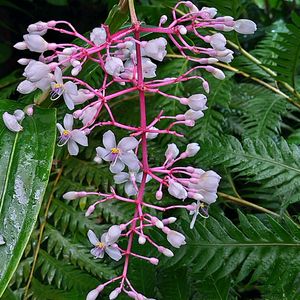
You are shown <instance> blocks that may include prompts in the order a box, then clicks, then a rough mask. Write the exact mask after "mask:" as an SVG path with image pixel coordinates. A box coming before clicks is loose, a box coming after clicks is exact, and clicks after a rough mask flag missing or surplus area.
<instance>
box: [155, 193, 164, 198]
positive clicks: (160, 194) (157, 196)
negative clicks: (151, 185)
mask: <svg viewBox="0 0 300 300" xmlns="http://www.w3.org/2000/svg"><path fill="white" fill-rule="evenodd" d="M162 197H163V193H162V191H157V192H156V194H155V198H156V200H161V199H162Z"/></svg>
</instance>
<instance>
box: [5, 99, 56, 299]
mask: <svg viewBox="0 0 300 300" xmlns="http://www.w3.org/2000/svg"><path fill="white" fill-rule="evenodd" d="M18 108H20V105H19V104H16V103H14V102H12V101H7V100H2V101H1V102H0V115H1V116H2V114H3V113H4V112H5V111H8V112H10V113H13V111H14V110H15V109H18ZM55 117H56V115H55V110H52V109H40V108H35V109H34V114H33V116H31V117H29V116H26V117H25V119H24V120H23V122H22V126H23V128H24V130H23V131H22V132H19V133H13V132H10V131H9V130H8V129H7V128H6V127H5V125H4V123H3V121H2V120H1V121H0V153H1V157H0V169H1V173H0V233H1V234H2V235H3V237H4V239H5V242H6V243H5V244H4V245H3V246H0V265H1V270H0V295H1V294H2V293H3V291H4V290H5V288H6V286H7V284H8V282H9V280H10V278H11V277H12V275H13V273H14V271H15V270H16V268H17V265H18V263H19V261H20V259H21V256H22V254H23V251H24V249H25V246H26V244H27V242H28V240H29V237H30V234H31V232H32V230H33V227H34V224H35V221H36V220H37V216H38V212H39V209H40V206H41V202H42V200H43V195H44V192H45V189H46V186H47V183H48V178H49V173H50V168H51V162H52V156H53V152H54V145H55V138H56V128H55V121H56V120H55Z"/></svg>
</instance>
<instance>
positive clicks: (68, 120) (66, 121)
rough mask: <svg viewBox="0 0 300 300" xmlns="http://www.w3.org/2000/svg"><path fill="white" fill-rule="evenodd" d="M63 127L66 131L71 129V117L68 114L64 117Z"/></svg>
mask: <svg viewBox="0 0 300 300" xmlns="http://www.w3.org/2000/svg"><path fill="white" fill-rule="evenodd" d="M64 126H65V128H66V129H67V130H70V131H71V130H72V128H73V116H72V115H70V114H66V115H65V117H64Z"/></svg>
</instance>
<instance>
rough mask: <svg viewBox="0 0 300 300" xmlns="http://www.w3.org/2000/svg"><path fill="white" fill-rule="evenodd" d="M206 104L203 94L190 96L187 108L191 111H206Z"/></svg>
mask: <svg viewBox="0 0 300 300" xmlns="http://www.w3.org/2000/svg"><path fill="white" fill-rule="evenodd" d="M206 102H207V98H206V96H205V95H203V94H195V95H192V96H190V97H189V98H188V103H187V104H188V106H189V107H190V108H191V109H192V110H196V111H197V110H203V109H206V108H207V107H206V105H205V104H206Z"/></svg>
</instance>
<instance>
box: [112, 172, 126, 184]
mask: <svg viewBox="0 0 300 300" xmlns="http://www.w3.org/2000/svg"><path fill="white" fill-rule="evenodd" d="M128 179H129V174H128V173H126V172H121V173H119V174H117V175H115V176H114V181H115V183H116V184H120V183H124V182H126V181H128Z"/></svg>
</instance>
